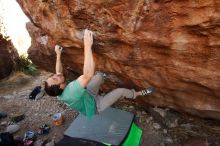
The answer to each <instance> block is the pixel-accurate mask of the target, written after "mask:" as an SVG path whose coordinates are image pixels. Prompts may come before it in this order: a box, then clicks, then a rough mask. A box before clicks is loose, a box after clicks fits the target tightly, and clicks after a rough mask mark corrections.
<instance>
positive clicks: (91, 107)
mask: <svg viewBox="0 0 220 146" xmlns="http://www.w3.org/2000/svg"><path fill="white" fill-rule="evenodd" d="M58 99H59V100H61V101H63V102H64V103H65V104H66V105H67V106H69V107H70V108H72V109H74V110H77V111H79V112H80V113H81V114H83V115H85V116H87V117H92V116H93V115H95V113H96V102H95V99H94V98H93V97H92V96H91V95H90V94H89V93H88V92H87V91H86V89H85V88H83V87H82V86H81V85H80V84H79V81H78V80H74V81H72V82H70V83H69V84H68V85H67V86H66V87H65V89H64V91H63V92H62V94H61V95H60V96H58Z"/></svg>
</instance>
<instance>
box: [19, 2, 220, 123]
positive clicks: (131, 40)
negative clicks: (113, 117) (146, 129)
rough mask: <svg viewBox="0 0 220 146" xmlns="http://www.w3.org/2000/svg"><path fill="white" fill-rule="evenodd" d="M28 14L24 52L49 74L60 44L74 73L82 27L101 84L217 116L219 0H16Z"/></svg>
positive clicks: (219, 110)
mask: <svg viewBox="0 0 220 146" xmlns="http://www.w3.org/2000/svg"><path fill="white" fill-rule="evenodd" d="M17 2H18V3H19V4H20V6H21V8H22V9H23V11H24V13H25V14H26V15H27V16H28V17H29V18H30V20H31V23H29V24H28V25H27V27H28V30H29V33H30V35H31V37H32V46H31V47H30V49H29V51H28V54H29V57H30V59H31V60H32V61H33V62H34V63H35V64H37V65H38V66H39V67H42V68H43V69H46V70H48V71H51V72H54V68H55V53H54V51H53V50H54V49H53V48H54V45H55V44H59V45H61V46H63V47H64V52H63V54H62V55H63V58H62V62H63V65H64V69H65V72H66V73H67V74H68V75H69V77H70V76H71V77H76V76H78V75H80V74H82V67H83V40H82V38H83V37H82V36H83V30H84V29H85V28H89V29H91V30H93V31H94V38H95V39H94V46H93V54H94V57H95V61H96V70H101V71H104V72H107V73H108V74H109V75H110V76H111V80H110V81H108V82H109V84H107V87H108V88H109V89H113V88H115V87H128V88H134V89H139V90H140V89H143V88H144V87H147V86H154V87H156V89H157V92H156V93H155V94H153V95H152V96H149V97H143V98H139V99H138V100H137V102H138V103H139V104H142V105H144V106H148V105H154V106H158V107H169V108H173V109H176V110H178V111H184V112H188V113H191V114H194V115H199V116H202V117H208V118H215V119H220V106H219V105H220V92H219V89H220V65H219V62H220V41H219V38H220V27H219V26H220V25H219V24H220V1H219V0H212V1H210V0H203V1H191V0H184V1H177V0H109V1H101V0H96V1H93V0H88V1H77V0H69V1H64V0H40V1H36V0H28V1H27V0H17Z"/></svg>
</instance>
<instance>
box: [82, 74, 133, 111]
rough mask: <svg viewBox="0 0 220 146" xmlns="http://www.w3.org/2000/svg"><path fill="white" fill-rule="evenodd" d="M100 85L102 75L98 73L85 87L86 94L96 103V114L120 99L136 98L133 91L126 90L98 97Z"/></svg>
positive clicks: (121, 89)
mask: <svg viewBox="0 0 220 146" xmlns="http://www.w3.org/2000/svg"><path fill="white" fill-rule="evenodd" d="M102 83H104V76H103V73H101V72H98V73H97V74H96V75H94V76H93V78H92V79H91V81H90V82H89V83H88V85H87V87H86V90H87V91H88V93H89V94H90V95H92V96H93V97H94V99H95V101H96V106H97V112H101V111H103V110H105V109H106V108H108V107H110V106H111V105H112V104H114V103H115V102H116V101H117V100H119V99H121V98H131V99H135V98H136V94H135V90H133V89H126V88H117V89H114V90H113V91H111V92H109V93H107V94H106V95H105V96H101V95H99V88H100V86H101V84H102Z"/></svg>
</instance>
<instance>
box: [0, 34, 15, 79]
mask: <svg viewBox="0 0 220 146" xmlns="http://www.w3.org/2000/svg"><path fill="white" fill-rule="evenodd" d="M0 52H1V53H0V79H3V78H5V77H7V76H8V75H9V74H10V73H11V72H12V70H13V68H14V65H15V62H16V60H17V59H18V52H17V50H16V49H15V48H14V46H13V44H12V42H11V40H8V39H7V38H4V37H3V35H2V34H0Z"/></svg>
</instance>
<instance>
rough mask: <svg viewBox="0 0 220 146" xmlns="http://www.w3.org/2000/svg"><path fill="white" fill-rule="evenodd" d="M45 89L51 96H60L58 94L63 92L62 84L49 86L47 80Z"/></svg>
mask: <svg viewBox="0 0 220 146" xmlns="http://www.w3.org/2000/svg"><path fill="white" fill-rule="evenodd" d="M44 90H45V92H46V93H47V94H48V95H50V96H58V95H61V94H62V92H63V89H61V88H60V85H51V86H49V85H48V83H47V82H45V89H44Z"/></svg>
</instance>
